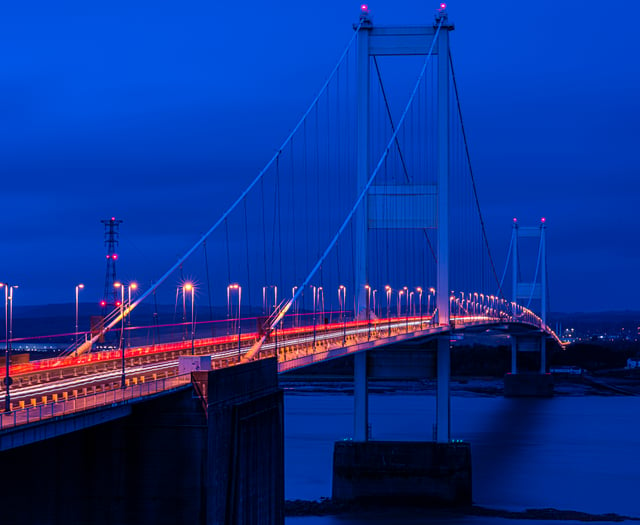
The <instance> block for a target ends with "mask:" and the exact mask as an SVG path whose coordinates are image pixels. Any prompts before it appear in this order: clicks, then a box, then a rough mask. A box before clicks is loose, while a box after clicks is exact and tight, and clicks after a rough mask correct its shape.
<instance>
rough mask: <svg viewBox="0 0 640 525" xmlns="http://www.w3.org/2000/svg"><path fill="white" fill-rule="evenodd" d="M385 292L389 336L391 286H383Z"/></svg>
mask: <svg viewBox="0 0 640 525" xmlns="http://www.w3.org/2000/svg"><path fill="white" fill-rule="evenodd" d="M384 289H385V291H386V292H387V324H388V325H389V336H391V286H389V285H388V284H387V285H386V286H385V287H384Z"/></svg>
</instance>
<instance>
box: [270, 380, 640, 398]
mask: <svg viewBox="0 0 640 525" xmlns="http://www.w3.org/2000/svg"><path fill="white" fill-rule="evenodd" d="M554 379H555V386H554V395H555V396H562V397H564V396H573V397H582V396H604V397H611V396H614V397H617V396H638V395H640V381H638V380H636V379H631V380H629V379H626V378H618V377H598V378H597V379H596V378H594V377H592V376H584V377H580V378H576V379H566V378H559V377H555V378H554ZM436 384H437V381H436V380H435V379H428V380H422V381H416V380H401V379H399V380H394V381H389V380H385V381H381V380H369V393H370V394H418V395H421V394H424V395H432V394H433V395H435V392H436ZM450 385H451V386H450V388H451V394H452V395H457V396H472V397H475V396H484V397H496V396H502V395H503V394H504V381H503V379H502V378H496V377H466V376H465V377H461V376H454V377H452V378H451V383H450ZM280 386H281V387H282V388H283V389H284V391H285V393H286V394H293V395H305V394H313V393H322V394H350V393H352V392H353V381H352V380H351V379H350V378H347V377H343V376H333V377H330V376H327V377H314V376H299V377H287V378H283V379H282V380H281V381H280Z"/></svg>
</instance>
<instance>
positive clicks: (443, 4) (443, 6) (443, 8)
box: [440, 2, 447, 11]
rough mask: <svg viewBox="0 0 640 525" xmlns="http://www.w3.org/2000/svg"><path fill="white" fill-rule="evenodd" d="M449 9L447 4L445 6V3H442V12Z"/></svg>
mask: <svg viewBox="0 0 640 525" xmlns="http://www.w3.org/2000/svg"><path fill="white" fill-rule="evenodd" d="M446 8H447V4H445V3H444V2H442V3H441V4H440V11H444V10H445V9H446Z"/></svg>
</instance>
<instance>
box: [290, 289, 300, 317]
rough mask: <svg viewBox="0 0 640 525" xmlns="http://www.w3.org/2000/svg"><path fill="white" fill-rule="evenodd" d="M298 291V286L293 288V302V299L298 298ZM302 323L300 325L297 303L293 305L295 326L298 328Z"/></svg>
mask: <svg viewBox="0 0 640 525" xmlns="http://www.w3.org/2000/svg"><path fill="white" fill-rule="evenodd" d="M297 289H298V287H297V286H293V287H292V288H291V300H292V301H293V298H294V297H295V296H296V290H297ZM299 324H300V323H298V302H297V301H296V302H295V303H294V304H293V326H294V327H295V326H298V325H299Z"/></svg>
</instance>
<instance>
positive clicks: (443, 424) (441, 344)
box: [436, 335, 451, 443]
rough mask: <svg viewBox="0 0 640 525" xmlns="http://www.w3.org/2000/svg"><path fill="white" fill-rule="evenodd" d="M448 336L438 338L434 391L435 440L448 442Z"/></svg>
mask: <svg viewBox="0 0 640 525" xmlns="http://www.w3.org/2000/svg"><path fill="white" fill-rule="evenodd" d="M449 345H450V341H449V336H448V335H447V336H442V337H439V338H438V359H437V362H438V365H437V366H438V387H437V393H436V441H437V442H438V443H449V440H450V436H451V418H450V415H451V392H450V389H449V379H450V375H451V354H450V348H449Z"/></svg>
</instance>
